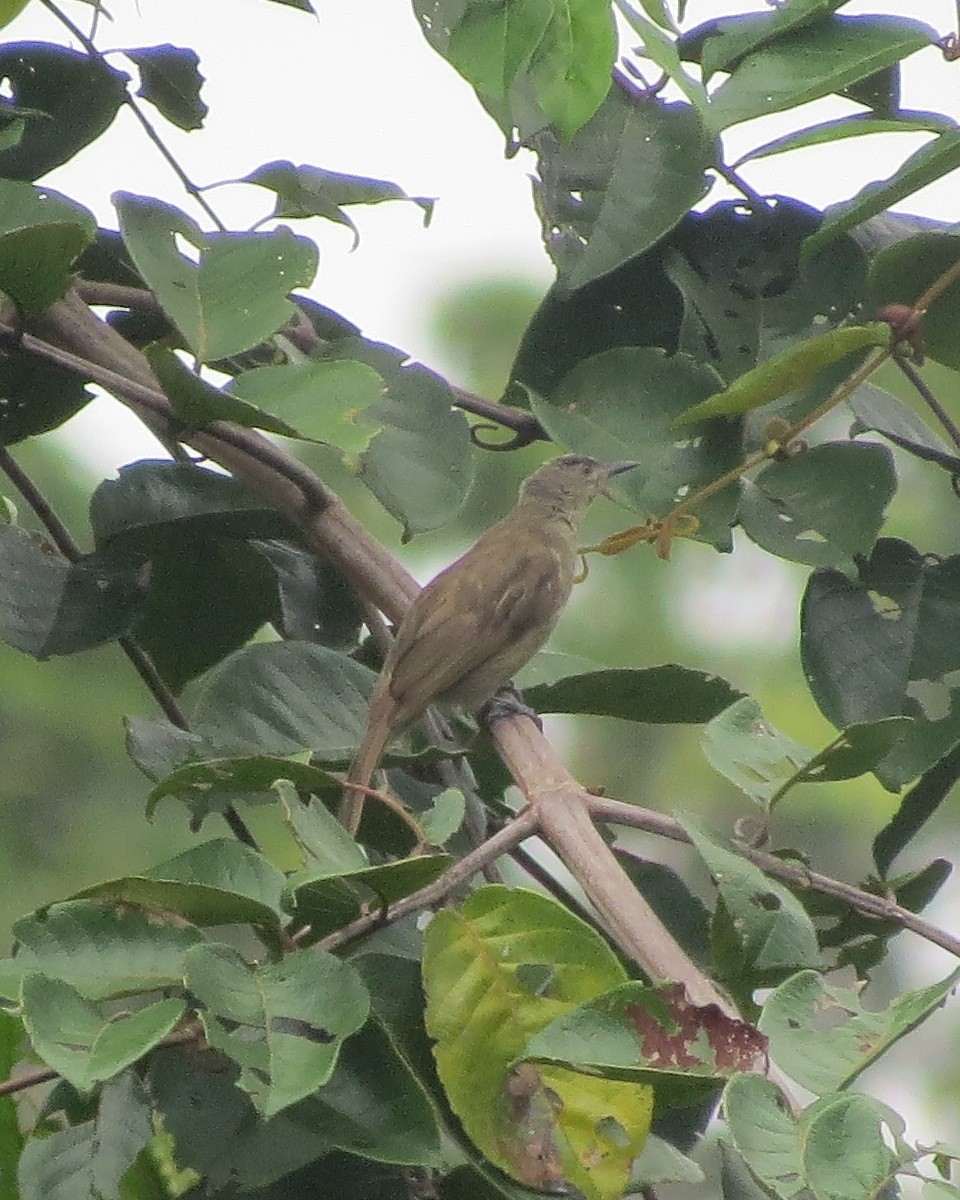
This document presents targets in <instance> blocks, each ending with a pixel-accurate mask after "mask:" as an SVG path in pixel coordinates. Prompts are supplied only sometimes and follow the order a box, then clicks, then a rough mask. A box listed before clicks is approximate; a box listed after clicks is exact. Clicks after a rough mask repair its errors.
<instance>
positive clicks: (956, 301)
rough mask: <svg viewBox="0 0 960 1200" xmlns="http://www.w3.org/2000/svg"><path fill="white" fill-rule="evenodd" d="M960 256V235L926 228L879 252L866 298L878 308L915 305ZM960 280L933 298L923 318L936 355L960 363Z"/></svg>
mask: <svg viewBox="0 0 960 1200" xmlns="http://www.w3.org/2000/svg"><path fill="white" fill-rule="evenodd" d="M958 258H960V236H956V235H954V234H949V233H921V234H917V235H916V236H915V237H911V238H907V239H906V240H905V241H902V242H897V243H896V245H894V246H891V247H890V248H889V249H888V250H883V251H881V253H879V254H877V255H876V256H875V257H874V259H873V260H872V262H871V263H870V273H869V275H868V276H867V302H868V303H869V304H870V306H871V308H872V309H873V310H874V311H877V310H879V309H880V308H882V307H883V306H884V305H887V304H903V305H906V306H907V307H911V306H912V305H913V304H914V302H915V301H916V300H918V299H919V298H920V296H921V295H922V294H923V293H924V292H925V291H926V290H927V288H928V287H929V286H930V284H931V283H933V282H934V280H936V279H939V277H940V276H941V275H943V273H944V272H945V271H947V270H948V269H949V268H950V267H952V266H953V265H954V263H955V262H956V261H957V259H958ZM958 319H960V286H958V285H957V283H956V282H954V283H953V284H952V285H951V286H950V287H949V288H947V290H946V291H945V292H943V293H942V294H941V295H940V296H938V297H937V299H936V300H934V301H933V303H932V304H930V305H929V306H928V308H927V310H926V312H925V314H924V318H923V348H924V352H925V353H926V354H929V355H930V357H931V358H935V359H937V361H938V362H942V363H943V364H944V365H945V366H948V367H952V368H953V369H954V370H956V369H958V368H960V347H958V345H957V321H958Z"/></svg>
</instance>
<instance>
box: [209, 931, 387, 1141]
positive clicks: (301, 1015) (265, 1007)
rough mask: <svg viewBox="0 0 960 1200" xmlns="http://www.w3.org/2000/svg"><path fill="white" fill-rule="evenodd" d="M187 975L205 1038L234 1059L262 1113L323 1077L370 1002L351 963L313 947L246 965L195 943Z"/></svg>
mask: <svg viewBox="0 0 960 1200" xmlns="http://www.w3.org/2000/svg"><path fill="white" fill-rule="evenodd" d="M186 982H187V986H188V987H189V989H190V991H191V992H192V993H193V995H194V996H196V998H197V1000H198V1001H199V1003H200V1005H201V1017H202V1019H203V1023H204V1028H205V1029H206V1033H207V1038H208V1040H209V1041H210V1044H211V1045H212V1046H213V1047H215V1048H216V1049H219V1050H222V1051H223V1052H224V1053H226V1054H229V1055H230V1057H231V1058H233V1059H234V1060H235V1061H236V1062H237V1063H239V1065H240V1067H241V1074H240V1080H239V1084H240V1086H241V1087H242V1088H243V1089H244V1091H246V1092H249V1093H250V1095H251V1097H252V1099H253V1102H254V1104H255V1105H256V1106H257V1109H258V1111H259V1112H261V1113H262V1114H263V1116H264V1117H271V1116H274V1115H275V1114H276V1113H278V1112H281V1111H282V1110H283V1109H285V1108H288V1107H289V1106H290V1105H291V1104H294V1103H296V1101H298V1100H302V1099H303V1098H304V1097H305V1096H309V1095H311V1094H312V1093H313V1092H315V1091H316V1090H317V1088H318V1087H320V1086H321V1085H322V1084H324V1083H326V1082H327V1080H328V1079H329V1078H330V1076H331V1074H332V1073H333V1069H334V1067H335V1066H336V1062H337V1056H338V1054H339V1050H340V1045H341V1043H342V1042H343V1041H344V1039H345V1038H347V1037H349V1036H350V1034H352V1033H356V1031H357V1030H358V1029H359V1028H360V1027H361V1025H363V1023H364V1021H365V1020H366V1018H367V1013H368V1007H369V999H368V997H367V992H366V988H365V987H364V986H363V983H362V981H361V979H360V977H359V975H358V974H357V972H356V970H355V969H354V968H353V967H352V966H351V965H350V964H349V963H346V962H342V961H341V960H340V959H338V958H335V957H334V956H333V955H332V954H326V953H323V952H320V951H316V950H301V951H294V952H293V953H292V954H288V955H286V956H285V957H284V959H283V961H282V962H279V963H275V964H270V965H267V966H262V967H258V968H257V969H256V970H251V969H250V967H248V965H247V963H246V962H245V961H244V960H243V959H242V958H241V957H240V955H239V954H237V952H236V951H235V950H232V949H230V947H229V946H217V945H201V946H197V947H195V948H194V949H193V950H192V951H191V952H190V953H189V954H188V955H187V961H186Z"/></svg>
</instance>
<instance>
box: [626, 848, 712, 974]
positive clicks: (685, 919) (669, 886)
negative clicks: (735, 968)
mask: <svg viewBox="0 0 960 1200" xmlns="http://www.w3.org/2000/svg"><path fill="white" fill-rule="evenodd" d="M614 854H616V856H617V859H618V860H619V862H620V865H621V866H622V867H623V869H624V870H625V871H626V873H627V874H628V875H629V876H630V879H631V880H632V882H633V883H634V885H635V886H636V888H637V890H638V891H639V892H640V894H641V895H642V896H643V898H644V899H645V900H646V901H647V903H648V904H649V905H650V907H651V908H652V909H653V911H654V912H655V913H656V914H657V916H658V917H659V918H660V920H661V921H663V923H664V925H665V926H666V927H667V929H668V930H669V931H670V933H671V934H672V935H673V936H674V938H675V939H676V940H677V941H678V942H679V943H680V945H681V946H682V947H683V948H684V950H685V951H686V953H687V954H689V955H690V957H691V958H692V959H693V960H694V962H695V963H697V964H698V966H701V967H703V969H704V970H706V969H707V968H708V967H709V964H710V913H709V912H708V911H707V909H706V906H705V905H704V903H703V901H702V900H701V899H700V897H699V896H697V895H695V894H694V893H693V892H692V891H691V890H690V888H689V887H688V886H687V884H686V883H685V882H684V880H683V879H681V878H680V876H679V875H678V874H677V873H676V872H675V871H674V870H673V868H672V867H668V866H667V865H666V864H664V863H659V862H656V861H655V860H653V859H649V858H643V857H641V856H640V855H639V853H634V852H633V851H630V850H625V849H624V848H623V847H622V846H615V847H614Z"/></svg>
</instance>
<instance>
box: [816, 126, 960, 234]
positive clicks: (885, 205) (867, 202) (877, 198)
mask: <svg viewBox="0 0 960 1200" xmlns="http://www.w3.org/2000/svg"><path fill="white" fill-rule="evenodd" d="M958 166H960V129H955V130H952V131H951V132H949V133H942V134H940V136H939V137H937V138H935V139H934V140H933V141H932V142H929V143H928V144H927V145H926V146H923V147H921V149H919V150H917V151H916V152H915V153H913V154H911V155H910V157H909V158H907V159H906V160H905V161H904V162H903V164H902V165H901V166H900V167H899V169H898V170H897V171H895V172H894V174H893V175H891V176H890V178H889V179H884V180H881V181H879V182H877V183H868V184H867V186H866V187H865V188H863V190H862V191H860V192H858V193H857V195H856V196H854V197H853V198H852V199H851V200H846V201H843V202H842V203H841V204H835V205H832V206H831V207H830V208H828V209H826V211H825V212H824V220H823V224H822V225H821V227H820V228H819V229H818V230H817V232H816V233H815V234H814V235H813V236H812V237H811V238H810V239H809V240H808V242H807V244H806V246H805V247H804V253H805V254H818V253H819V252H820V251H821V250H822V249H823V248H824V247H825V246H826V245H827V244H828V243H830V242H832V241H833V240H834V238H836V237H837V235H838V234H841V233H846V232H847V231H848V230H850V229H853V228H854V227H855V226H857V225H861V224H863V222H864V221H867V220H869V218H870V217H875V216H877V215H878V213H885V212H887V210H888V209H890V208H895V207H896V205H897V204H899V202H900V201H901V200H905V199H906V198H907V196H912V195H913V193H914V192H918V191H919V190H920V189H921V188H923V187H926V186H927V184H928V183H934V182H936V180H938V179H942V178H943V176H944V175H949V174H950V172H951V171H953V170H955V169H956V168H957V167H958Z"/></svg>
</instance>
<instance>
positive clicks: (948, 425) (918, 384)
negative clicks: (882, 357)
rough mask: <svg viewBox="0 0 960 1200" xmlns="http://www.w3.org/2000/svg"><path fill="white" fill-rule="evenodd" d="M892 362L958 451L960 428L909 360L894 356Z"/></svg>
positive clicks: (959, 447)
mask: <svg viewBox="0 0 960 1200" xmlns="http://www.w3.org/2000/svg"><path fill="white" fill-rule="evenodd" d="M893 361H894V362H895V363H896V364H897V366H898V367H899V368H900V370H901V371H902V372H903V373H904V375H906V377H907V379H909V380H910V382H911V383H912V384H913V386H914V388H915V389H916V391H917V394H918V395H919V396H920V397H921V399H923V400H924V401H925V402H926V404H927V407H928V408H929V409H930V411H931V412H932V413H933V414H934V415H935V416H936V417H937V419H938V420H939V422H940V424H941V425H942V426H943V428H944V431H945V432H946V434H947V436H948V437H949V438H950V440H951V442H953V444H954V446H956V447H957V449H958V450H960V428H958V427H957V424H956V422H955V421H954V420H953V418H952V417H951V416H950V414H949V413H948V412H947V410H946V409H945V408H944V407H943V405H942V404H941V403H940V401H939V400H938V399H937V398H936V396H935V395H934V394H933V391H932V390H931V388H930V386H929V384H928V383H927V382H926V380H925V379H924V378H923V376H922V375H921V374H920V372H919V371H918V370H917V368H916V367H915V366H914V365H913V363H912V362H910V360H909V359H907V358H904V357H903V356H902V355H900V354H895V355H894V356H893Z"/></svg>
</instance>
